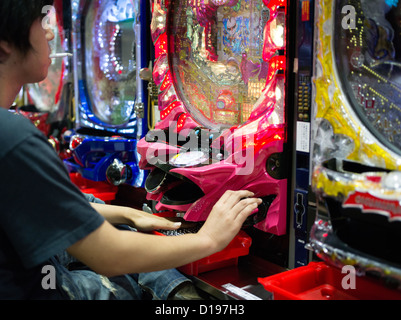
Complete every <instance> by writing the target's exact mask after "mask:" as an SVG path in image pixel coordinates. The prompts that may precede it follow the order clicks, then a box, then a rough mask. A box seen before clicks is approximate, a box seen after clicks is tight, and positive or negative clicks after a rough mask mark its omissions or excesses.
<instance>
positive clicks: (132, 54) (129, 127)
mask: <svg viewBox="0 0 401 320" xmlns="http://www.w3.org/2000/svg"><path fill="white" fill-rule="evenodd" d="M144 3H145V2H144ZM141 10H145V9H144V8H142V6H141V3H140V2H139V1H134V0H97V1H78V0H75V1H73V2H72V14H73V21H74V70H75V103H76V125H75V127H76V128H75V133H76V135H75V136H72V137H71V140H70V141H71V142H70V146H71V149H72V152H73V158H72V159H71V161H69V162H68V163H67V164H68V165H69V168H71V170H77V171H78V172H80V173H81V174H82V175H83V176H84V177H85V178H88V179H91V180H95V181H103V180H106V179H107V180H108V181H109V182H111V183H112V184H115V185H118V184H121V183H124V182H126V183H128V184H132V185H135V186H140V185H141V184H142V182H143V180H144V173H143V172H142V170H139V169H138V166H137V162H138V160H137V153H136V143H137V139H140V138H141V137H142V136H144V134H145V133H146V130H145V129H147V127H145V126H142V122H143V118H144V113H145V108H144V106H145V104H146V99H147V96H145V91H144V90H145V88H144V85H143V80H141V79H140V78H139V69H140V68H142V67H144V66H145V65H147V64H148V61H145V59H148V57H147V52H146V50H147V48H146V39H142V37H144V32H143V30H142V28H143V27H142V21H141ZM148 10H149V7H148ZM145 23H148V22H145Z"/></svg>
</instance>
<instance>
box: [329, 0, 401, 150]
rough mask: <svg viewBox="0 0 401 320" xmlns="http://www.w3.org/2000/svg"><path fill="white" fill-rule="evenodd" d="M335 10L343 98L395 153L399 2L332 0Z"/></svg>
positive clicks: (400, 99) (399, 106) (400, 71)
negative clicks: (334, 2) (345, 97)
mask: <svg viewBox="0 0 401 320" xmlns="http://www.w3.org/2000/svg"><path fill="white" fill-rule="evenodd" d="M335 10H336V13H335V24H334V26H333V27H334V30H336V32H334V33H333V34H334V35H335V36H334V38H333V41H334V44H333V48H335V50H334V51H335V52H334V55H335V60H336V63H337V66H336V68H337V73H338V76H339V78H340V79H341V85H342V89H343V92H345V93H346V95H347V100H348V103H349V105H350V106H352V108H353V110H354V111H355V113H356V114H357V116H358V118H359V119H360V121H362V123H363V125H364V126H365V127H367V128H369V130H370V132H371V133H372V134H373V135H375V136H376V137H377V138H378V139H379V140H380V141H381V142H382V143H383V144H384V145H385V146H387V147H388V148H389V149H391V150H393V151H394V152H398V153H401V2H398V1H397V0H395V1H391V0H386V1H383V0H359V1H358V0H337V1H336V8H335ZM337 31H338V32H337Z"/></svg>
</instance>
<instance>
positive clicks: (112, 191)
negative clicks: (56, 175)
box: [70, 172, 118, 203]
mask: <svg viewBox="0 0 401 320" xmlns="http://www.w3.org/2000/svg"><path fill="white" fill-rule="evenodd" d="M70 179H71V182H72V183H73V184H75V185H76V186H77V187H78V188H79V189H80V190H81V191H82V192H83V193H88V194H93V195H94V196H95V197H96V198H99V199H100V200H103V201H104V202H106V203H110V202H111V201H112V200H114V199H115V198H116V193H117V190H118V187H116V186H112V185H111V184H109V183H107V182H103V181H92V180H89V179H85V178H83V177H82V176H81V175H80V174H79V173H77V172H75V173H70Z"/></svg>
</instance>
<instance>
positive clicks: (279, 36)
mask: <svg viewBox="0 0 401 320" xmlns="http://www.w3.org/2000/svg"><path fill="white" fill-rule="evenodd" d="M170 6H171V8H174V15H170V18H169V19H170V20H169V30H168V33H169V41H170V43H169V53H170V55H169V64H170V68H171V70H172V74H173V77H174V84H175V87H176V91H177V92H178V94H179V96H180V99H181V101H183V102H184V104H185V107H186V108H187V109H188V111H189V113H190V114H191V115H192V116H193V117H194V119H195V120H196V121H197V122H199V123H201V124H202V125H203V126H205V127H208V128H213V129H224V128H228V127H232V126H235V125H239V124H242V123H244V122H246V121H247V120H249V118H250V115H251V114H252V111H253V108H254V105H255V103H256V102H257V101H258V99H259V98H260V97H261V95H262V91H263V90H264V88H265V87H266V78H267V74H268V69H269V62H268V61H269V60H268V59H267V58H264V56H263V49H264V44H265V37H267V36H269V38H270V42H271V43H269V48H274V49H275V50H276V49H281V48H284V42H285V39H284V29H285V24H284V21H285V13H284V11H283V12H279V13H278V14H277V16H276V17H275V20H274V21H273V22H272V23H270V25H269V26H270V30H271V32H270V33H269V35H264V27H265V25H266V22H267V21H268V20H269V19H270V18H271V16H270V11H269V9H268V8H267V7H266V6H265V5H264V4H263V2H262V1H261V0H257V1H250V0H212V1H209V2H207V3H206V1H203V0H189V1H188V0H173V1H171V3H170ZM272 24H274V26H272Z"/></svg>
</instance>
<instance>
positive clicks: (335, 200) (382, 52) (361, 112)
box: [311, 0, 401, 283]
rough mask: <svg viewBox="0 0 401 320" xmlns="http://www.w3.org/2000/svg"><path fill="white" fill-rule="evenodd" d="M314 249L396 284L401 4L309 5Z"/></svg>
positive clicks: (351, 1)
mask: <svg viewBox="0 0 401 320" xmlns="http://www.w3.org/2000/svg"><path fill="white" fill-rule="evenodd" d="M316 12H317V13H318V15H317V21H316V22H317V24H316V25H317V28H316V41H315V43H316V44H317V48H316V70H315V79H314V84H315V93H314V96H315V97H314V103H315V113H316V114H315V115H314V116H315V118H316V121H314V126H313V135H314V136H313V139H314V146H313V165H314V171H313V179H312V186H313V188H314V190H315V192H316V193H317V195H318V201H319V213H318V215H317V218H316V221H315V224H314V226H313V229H312V237H311V238H312V239H311V245H312V247H313V248H314V250H315V252H316V253H317V254H318V255H319V256H320V257H321V258H323V259H324V260H325V261H326V262H327V263H330V264H332V265H333V264H334V265H335V266H344V265H353V266H355V267H356V268H357V269H358V270H359V271H360V272H361V274H374V275H375V276H381V277H383V278H386V279H388V278H391V279H393V280H394V279H395V280H397V281H398V283H399V281H401V254H400V250H399V244H400V243H401V212H400V208H401V203H400V201H401V184H400V181H401V173H400V170H401V139H400V138H401V125H400V124H401V23H400V22H401V3H400V2H399V1H397V0H395V1H390V0H386V1H385V0H336V1H329V0H320V1H316Z"/></svg>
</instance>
